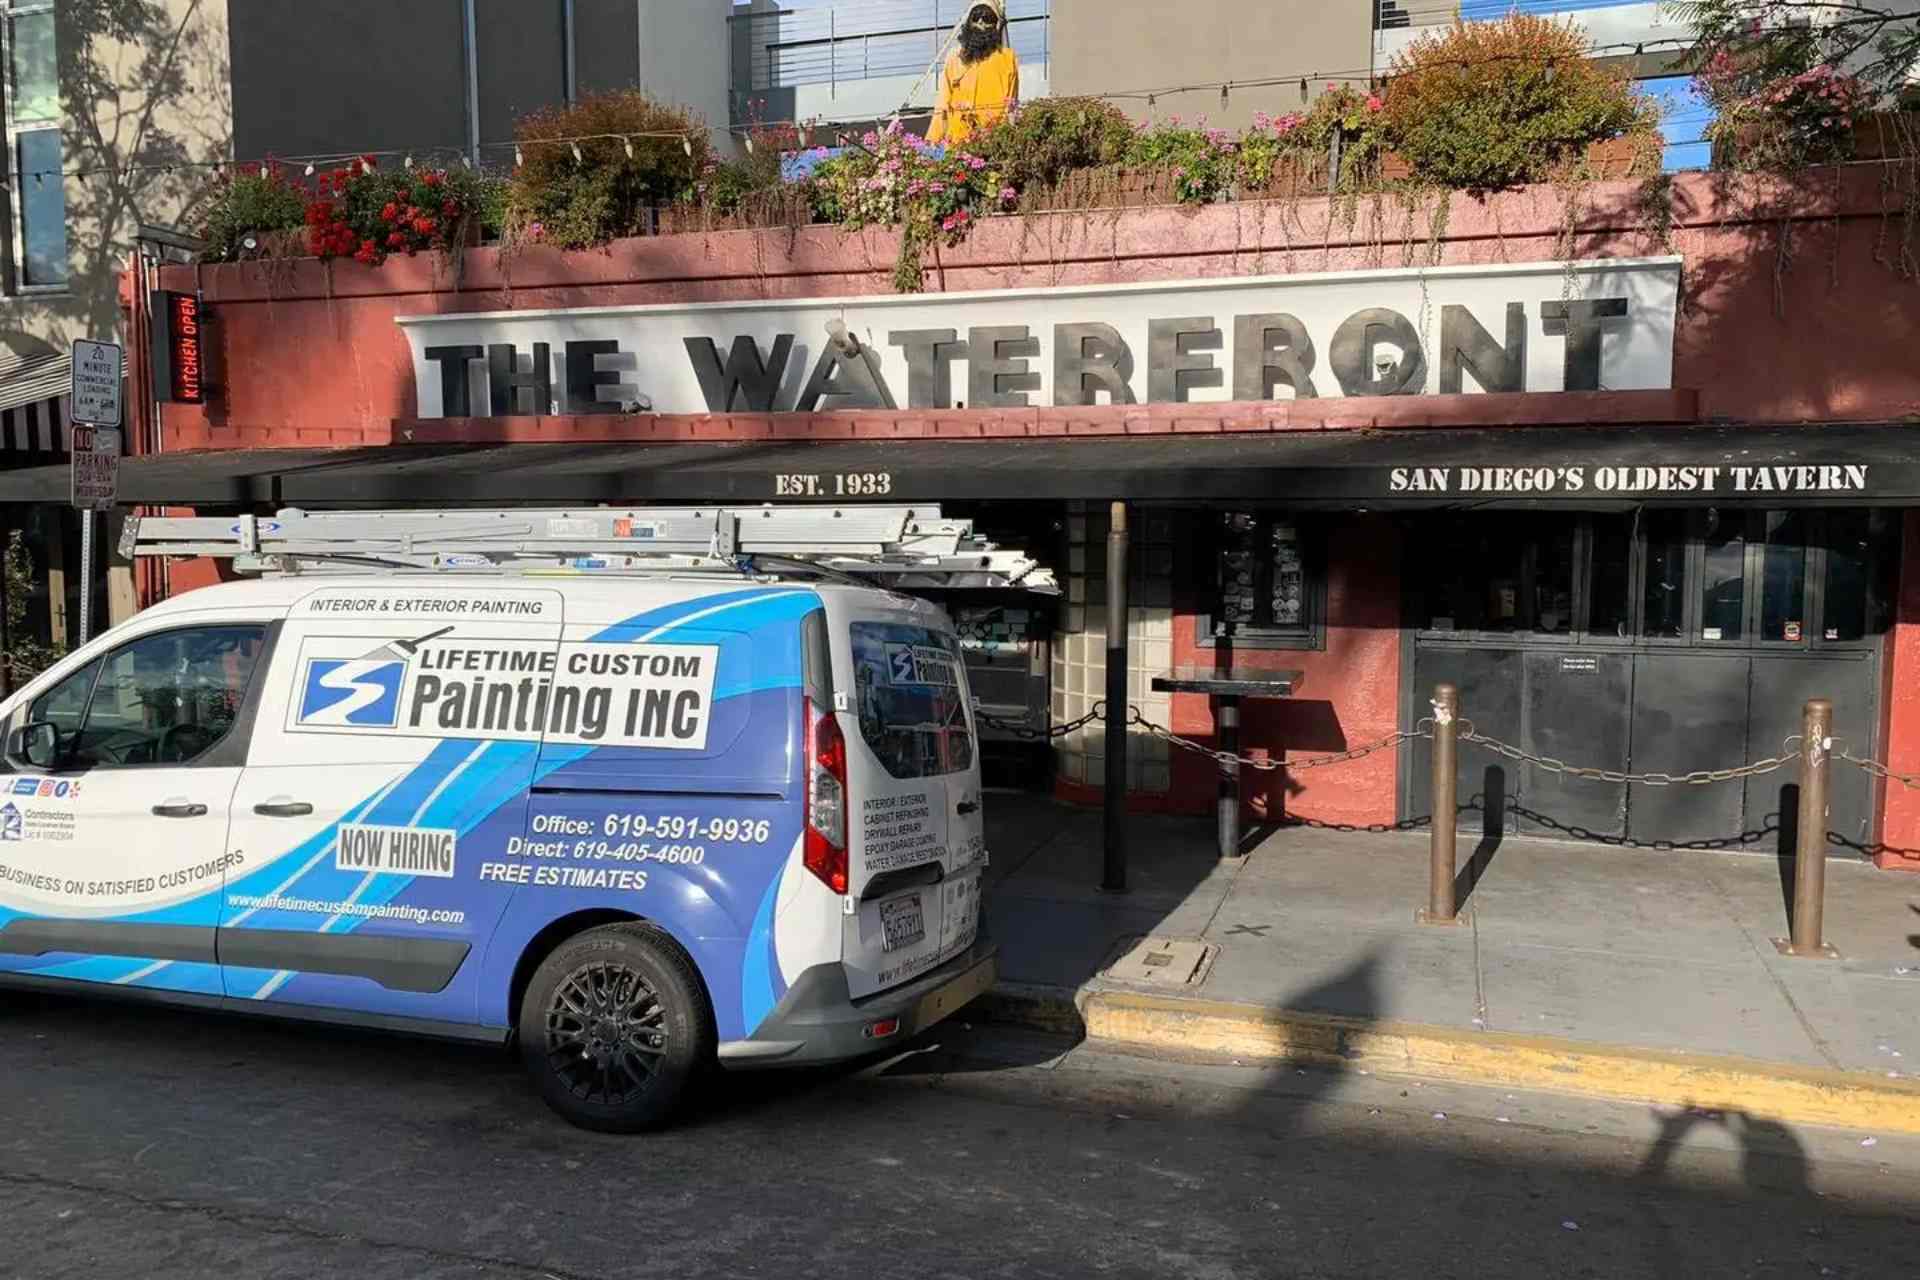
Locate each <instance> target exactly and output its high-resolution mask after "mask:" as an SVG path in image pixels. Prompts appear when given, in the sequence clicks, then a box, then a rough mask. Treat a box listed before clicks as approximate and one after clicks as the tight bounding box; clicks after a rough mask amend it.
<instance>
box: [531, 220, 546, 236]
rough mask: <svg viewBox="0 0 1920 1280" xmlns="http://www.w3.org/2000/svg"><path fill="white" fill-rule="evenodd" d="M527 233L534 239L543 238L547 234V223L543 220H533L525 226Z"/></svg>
mask: <svg viewBox="0 0 1920 1280" xmlns="http://www.w3.org/2000/svg"><path fill="white" fill-rule="evenodd" d="M527 234H528V235H530V236H532V237H533V238H534V239H535V240H540V239H544V238H545V237H546V234H547V224H546V223H544V222H535V223H533V224H531V225H530V226H528V227H527Z"/></svg>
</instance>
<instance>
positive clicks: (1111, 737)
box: [1100, 502, 1127, 893]
mask: <svg viewBox="0 0 1920 1280" xmlns="http://www.w3.org/2000/svg"><path fill="white" fill-rule="evenodd" d="M1106 836H1107V857H1106V867H1105V870H1104V873H1103V875H1102V876H1101V879H1100V887H1101V888H1102V889H1104V890H1106V891H1107V892H1108V893H1125V892H1126V891H1127V504H1126V503H1124V502H1116V503H1114V504H1113V514H1112V518H1111V520H1110V522H1109V524H1108V526H1107V793H1106Z"/></svg>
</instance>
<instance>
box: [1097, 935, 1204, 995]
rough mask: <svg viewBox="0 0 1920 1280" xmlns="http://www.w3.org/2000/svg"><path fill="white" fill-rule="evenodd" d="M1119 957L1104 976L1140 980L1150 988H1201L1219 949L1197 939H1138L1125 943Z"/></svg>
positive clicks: (1118, 979) (1103, 972) (1129, 980)
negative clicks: (1128, 943) (1131, 942)
mask: <svg viewBox="0 0 1920 1280" xmlns="http://www.w3.org/2000/svg"><path fill="white" fill-rule="evenodd" d="M1121 946H1122V950H1121V955H1120V958H1119V959H1118V960H1115V961H1114V962H1113V963H1112V964H1110V965H1108V966H1107V967H1106V969H1105V970H1103V971H1102V974H1101V976H1102V977H1107V978H1112V979H1114V980H1115V981H1117V982H1137V983H1140V984H1142V985H1143V986H1149V987H1197V986H1199V985H1200V984H1201V983H1202V982H1204V981H1206V977H1207V971H1208V970H1210V969H1212V968H1213V957H1214V955H1215V954H1216V953H1217V952H1218V951H1219V948H1218V947H1215V946H1213V945H1211V944H1210V943H1205V942H1201V941H1200V940H1199V939H1197V938H1158V937H1145V938H1140V939H1137V940H1135V941H1134V942H1133V944H1132V945H1131V946H1128V945H1127V944H1125V943H1122V944H1121Z"/></svg>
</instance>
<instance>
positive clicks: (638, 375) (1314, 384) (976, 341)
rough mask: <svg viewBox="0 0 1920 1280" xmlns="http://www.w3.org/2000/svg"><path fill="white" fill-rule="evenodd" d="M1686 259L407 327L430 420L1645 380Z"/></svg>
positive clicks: (632, 311) (441, 320) (1550, 387)
mask: <svg viewBox="0 0 1920 1280" xmlns="http://www.w3.org/2000/svg"><path fill="white" fill-rule="evenodd" d="M1679 277H1680V264H1679V259H1678V258H1670V257H1669V258H1647V259H1613V260H1602V261H1595V262H1585V263H1575V264H1573V265H1572V266H1568V265H1567V264H1564V263H1537V264H1530V265H1525V266H1504V265H1503V266H1497V267H1464V268H1462V267H1449V268H1435V269H1431V270H1426V271H1420V270H1391V271H1372V272H1342V273H1336V274H1322V275H1307V276H1275V277H1263V278H1254V279H1234V280H1224V281H1203V282H1191V283H1183V284H1172V285H1163V284H1155V285H1140V286H1136V285H1121V286H1102V287H1096V288H1080V289H1072V288H1069V289H1049V290H1012V291H995V292H987V293H966V294H946V295H937V296H915V297H886V298H868V299H824V300H813V301H807V302H798V303H794V302H777V303H769V302H754V303H724V304H696V305H688V306H671V305H669V306H639V307H600V308H586V309H578V310H566V311H510V312H493V313H485V314H469V315H442V316H408V317H401V319H400V324H401V325H402V327H403V328H404V330H405V332H406V334H407V339H408V342H409V344H410V346H411V348H412V352H413V362H414V375H415V380H416V386H417V389H418V393H419V403H420V412H421V416H423V417H429V418H431V417H468V416H475V417H486V416H496V417H498V416H510V415H519V414H547V413H573V414H579V413H618V412H622V411H629V412H631V411H652V412H659V413H725V412H748V413H769V412H789V411H798V412H802V413H808V412H813V411H816V410H822V409H848V408H856V409H857V408H869V409H874V408H878V409H884V408H899V407H905V408H954V407H961V406H964V407H967V408H1009V407H1022V406H1029V405H1069V406H1070V405H1092V404H1138V403H1146V402H1171V401H1188V402H1204V401H1226V400H1238V401H1248V400H1268V399H1280V398H1307V397H1321V396H1354V395H1421V394H1432V393H1448V392H1475V391H1565V390H1648V389H1663V388H1666V387H1669V386H1671V385H1672V378H1673V323H1674V306H1675V300H1676V297H1677V294H1678V287H1679ZM829 325H833V326H835V328H836V330H837V329H838V327H839V326H842V325H844V327H845V333H846V334H847V335H849V336H850V337H851V339H852V341H850V342H849V341H835V340H833V339H831V338H830V337H829Z"/></svg>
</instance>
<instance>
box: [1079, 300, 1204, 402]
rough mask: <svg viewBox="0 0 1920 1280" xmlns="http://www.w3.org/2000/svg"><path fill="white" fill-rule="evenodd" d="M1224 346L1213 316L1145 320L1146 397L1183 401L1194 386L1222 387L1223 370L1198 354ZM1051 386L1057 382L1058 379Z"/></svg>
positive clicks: (1160, 400)
mask: <svg viewBox="0 0 1920 1280" xmlns="http://www.w3.org/2000/svg"><path fill="white" fill-rule="evenodd" d="M1224 345H1225V342H1224V341H1223V339H1222V337H1221V334H1220V330H1218V329H1217V328H1215V327H1214V324H1213V317H1212V316H1181V317H1178V318H1177V319H1172V320H1150V321H1148V322H1147V399H1148V400H1149V401H1151V402H1152V403H1154V404H1170V403H1175V402H1184V401H1185V400H1186V398H1187V393H1188V392H1189V391H1191V390H1193V388H1195V387H1219V386H1225V385H1226V380H1227V375H1226V371H1225V370H1223V369H1220V368H1219V367H1217V366H1216V365H1215V364H1214V363H1213V357H1212V356H1210V355H1204V354H1201V353H1203V352H1207V351H1218V350H1220V348H1221V347H1222V346H1224ZM1054 385H1055V386H1056V387H1057V386H1059V385H1060V383H1059V379H1057V378H1056V379H1055V380H1054Z"/></svg>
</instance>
